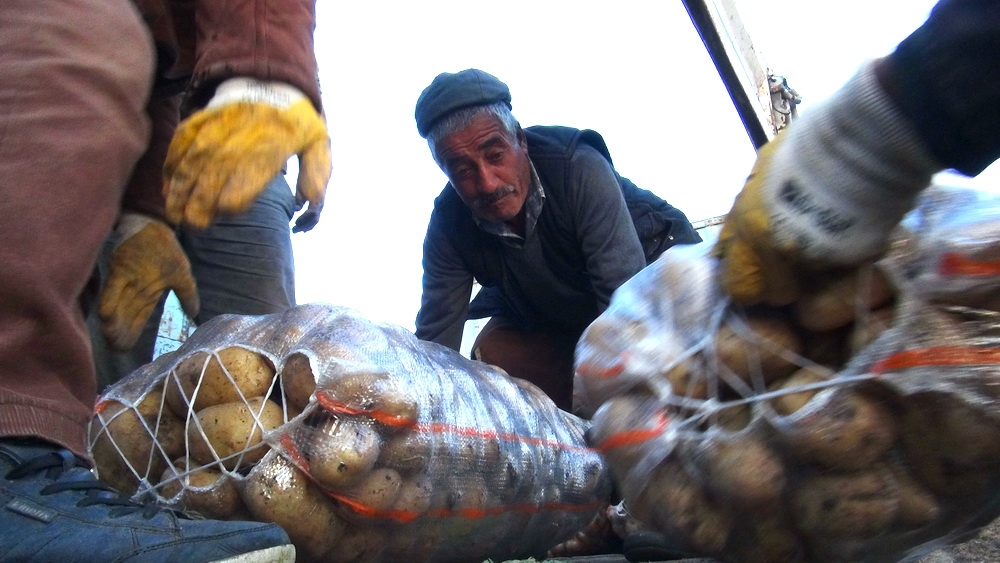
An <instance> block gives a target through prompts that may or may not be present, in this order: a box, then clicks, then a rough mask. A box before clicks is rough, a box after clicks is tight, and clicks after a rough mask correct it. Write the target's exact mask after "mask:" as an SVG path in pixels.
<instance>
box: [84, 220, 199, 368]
mask: <svg viewBox="0 0 1000 563" xmlns="http://www.w3.org/2000/svg"><path fill="white" fill-rule="evenodd" d="M114 236H115V237H116V239H117V240H116V243H115V249H114V250H113V251H112V253H111V264H110V267H109V271H108V279H107V281H105V282H104V286H103V288H102V289H101V297H100V303H99V305H98V315H100V319H101V332H102V333H103V334H104V338H105V339H106V340H107V341H108V344H110V345H111V347H112V348H114V349H116V350H120V351H125V350H129V349H130V348H132V346H134V345H135V342H136V340H138V338H139V335H140V334H141V333H142V329H143V327H144V326H145V325H146V321H148V320H149V316H150V314H152V312H153V309H154V308H155V307H156V305H157V304H158V303H159V302H160V299H161V298H162V297H163V294H164V293H165V292H166V291H167V290H171V289H172V290H173V291H174V293H175V294H177V299H178V300H179V301H180V302H181V307H182V308H183V309H184V312H185V313H187V315H188V316H189V317H191V318H194V317H195V316H196V315H197V314H198V306H199V305H198V289H197V287H196V286H195V282H194V278H193V277H192V276H191V265H190V263H189V262H188V259H187V256H186V255H185V254H184V251H183V250H181V247H180V245H179V244H178V242H177V237H176V236H174V232H173V230H172V229H171V228H170V227H168V226H167V225H166V224H165V223H163V222H161V221H157V220H155V219H152V218H150V217H147V216H144V215H138V214H134V213H126V214H124V215H123V216H122V218H121V220H119V222H118V226H117V227H116V229H115V233H114Z"/></svg>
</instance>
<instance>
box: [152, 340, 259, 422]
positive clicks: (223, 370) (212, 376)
mask: <svg viewBox="0 0 1000 563" xmlns="http://www.w3.org/2000/svg"><path fill="white" fill-rule="evenodd" d="M220 361H221V362H222V363H221V364H220V363H219V362H220ZM175 377H176V380H175ZM230 378H232V379H231V380H230ZM273 381H274V366H273V365H271V361H270V360H268V359H267V357H265V356H264V355H262V354H259V353H257V352H254V351H252V350H247V349H246V348H241V347H239V346H232V347H229V348H223V349H222V350H219V351H218V352H217V353H216V354H209V353H206V352H195V353H194V354H191V355H190V356H188V357H187V358H186V359H184V360H183V361H181V362H180V363H179V364H178V365H177V367H176V368H174V369H173V370H172V371H171V372H170V373H169V374H168V375H167V386H166V395H167V404H168V405H170V408H171V410H173V411H174V413H176V414H177V415H178V416H180V417H181V418H186V417H187V415H188V412H189V409H188V404H189V402H190V401H191V400H192V399H193V401H194V407H193V408H192V409H191V410H193V411H194V412H198V411H201V410H202V409H205V408H207V407H212V406H215V405H221V404H224V403H231V402H234V401H242V400H243V398H246V399H249V398H250V397H262V396H265V395H267V392H268V389H269V388H270V387H271V384H272V382H273ZM178 384H179V385H180V386H179V387H178ZM240 393H242V398H241V396H240Z"/></svg>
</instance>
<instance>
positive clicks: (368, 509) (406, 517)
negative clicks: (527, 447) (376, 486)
mask: <svg viewBox="0 0 1000 563" xmlns="http://www.w3.org/2000/svg"><path fill="white" fill-rule="evenodd" d="M321 490H323V492H325V493H326V494H327V495H328V496H329V497H330V498H332V499H334V500H336V501H338V502H341V503H343V504H344V505H346V506H347V507H349V508H350V509H351V510H353V511H354V512H356V513H357V514H359V515H361V516H364V517H366V518H385V519H389V520H395V521H397V522H401V523H406V522H410V521H413V520H416V519H417V518H419V517H420V516H428V517H431V518H456V517H458V518H468V519H473V520H477V519H480V518H486V517H488V516H499V515H501V514H504V513H505V512H515V511H516V512H524V513H527V514H536V513H538V512H542V511H551V510H556V511H561V512H570V511H583V510H586V511H592V510H597V509H598V508H600V507H602V506H604V504H605V503H604V502H592V503H587V504H566V503H558V502H547V503H543V504H541V505H534V504H511V505H507V506H495V507H492V508H457V509H447V508H432V509H430V510H428V511H427V512H424V513H422V514H421V513H419V512H414V511H412V510H400V509H396V508H392V509H384V510H379V509H377V508H375V507H372V506H369V505H367V504H363V503H360V502H358V501H357V500H355V499H352V498H349V497H345V496H343V495H338V494H334V493H332V492H329V491H326V490H325V489H322V487H321Z"/></svg>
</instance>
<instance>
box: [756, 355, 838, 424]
mask: <svg viewBox="0 0 1000 563" xmlns="http://www.w3.org/2000/svg"><path fill="white" fill-rule="evenodd" d="M834 375H836V374H835V373H834V371H833V370H832V369H829V368H825V367H822V366H810V367H804V368H801V369H799V370H798V371H796V372H795V373H793V374H792V375H791V376H789V378H788V379H786V380H784V381H779V382H777V383H775V384H774V385H773V386H772V387H771V389H770V390H771V391H783V392H784V393H783V394H781V395H779V396H777V397H775V398H774V399H771V407H772V408H773V409H774V411H775V412H777V413H778V414H780V415H783V416H788V415H790V414H792V413H794V412H797V411H798V410H799V409H801V408H802V407H804V406H805V405H806V403H808V402H809V401H810V400H811V399H812V398H813V397H815V396H816V393H819V392H820V391H822V390H823V388H816V389H807V390H804V391H798V392H794V393H793V392H790V391H792V390H794V389H796V388H797V387H803V386H806V385H812V384H814V383H820V382H823V381H829V380H830V379H832V378H833V377H834Z"/></svg>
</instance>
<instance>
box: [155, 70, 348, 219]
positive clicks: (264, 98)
mask: <svg viewBox="0 0 1000 563" xmlns="http://www.w3.org/2000/svg"><path fill="white" fill-rule="evenodd" d="M293 155H298V157H299V178H298V182H297V184H296V198H297V200H298V201H299V202H302V203H305V202H308V204H309V208H308V210H307V213H308V216H307V217H308V218H307V219H303V221H304V224H303V225H298V224H296V229H297V230H308V229H309V228H312V226H313V225H315V224H316V221H318V219H319V211H320V210H321V209H322V207H323V199H324V197H325V194H326V185H327V182H329V180H330V138H329V135H328V133H327V129H326V123H325V122H324V120H323V117H322V116H321V115H320V114H319V113H318V112H317V111H316V109H315V108H314V107H313V105H312V103H311V102H310V101H309V99H308V98H306V97H305V96H304V95H303V94H302V93H301V92H300V91H298V90H297V89H296V88H293V87H291V86H289V85H287V84H282V83H276V82H262V81H258V80H252V79H248V78H233V79H230V80H227V81H225V82H223V83H222V84H221V85H220V86H219V88H218V89H217V90H216V93H215V96H214V97H213V98H212V100H211V101H210V102H209V103H208V105H207V106H206V107H205V108H204V109H202V110H200V111H198V112H195V113H194V114H193V115H191V117H189V118H187V119H185V120H184V121H182V122H181V123H180V125H179V126H178V127H177V132H176V133H175V134H174V138H173V140H172V141H171V143H170V149H169V151H168V153H167V159H166V163H165V164H164V169H163V172H164V195H165V196H166V205H167V208H166V209H167V219H168V220H170V221H171V222H173V223H175V224H180V223H182V222H183V223H186V224H188V225H191V226H194V227H198V228H204V227H206V226H208V224H209V223H211V222H212V220H213V219H214V218H215V216H216V215H217V214H218V213H227V214H232V213H239V212H241V211H245V210H246V209H247V208H248V207H249V206H250V204H251V203H252V202H253V201H254V200H255V199H256V198H257V196H258V195H260V193H261V191H263V190H264V188H265V186H267V183H268V182H270V181H271V179H273V178H274V177H275V176H276V175H277V174H278V173H279V172H280V171H281V167H282V166H283V165H284V164H285V162H286V161H287V160H288V159H289V157H291V156H293Z"/></svg>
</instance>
